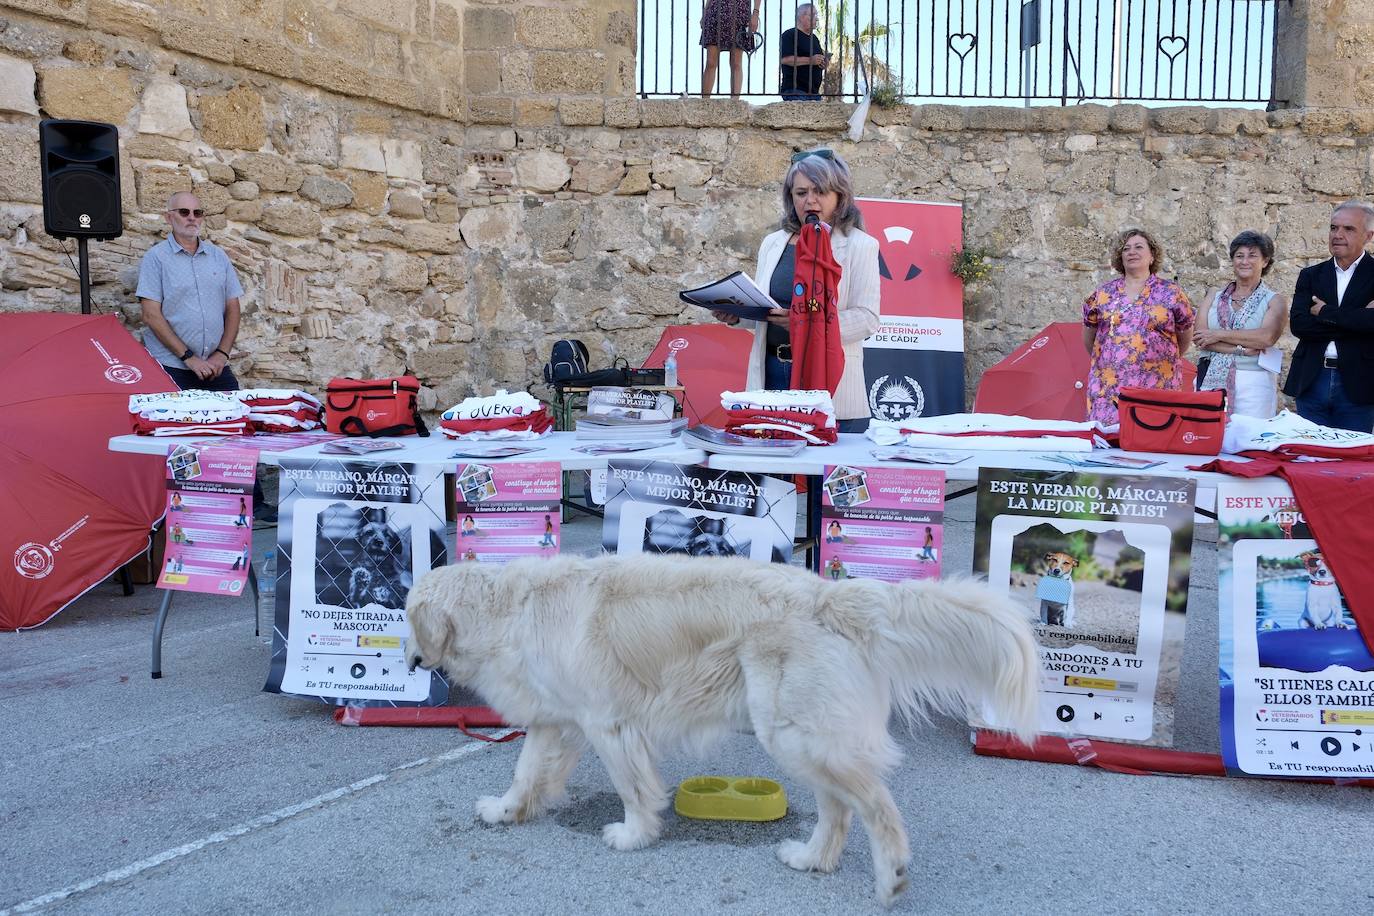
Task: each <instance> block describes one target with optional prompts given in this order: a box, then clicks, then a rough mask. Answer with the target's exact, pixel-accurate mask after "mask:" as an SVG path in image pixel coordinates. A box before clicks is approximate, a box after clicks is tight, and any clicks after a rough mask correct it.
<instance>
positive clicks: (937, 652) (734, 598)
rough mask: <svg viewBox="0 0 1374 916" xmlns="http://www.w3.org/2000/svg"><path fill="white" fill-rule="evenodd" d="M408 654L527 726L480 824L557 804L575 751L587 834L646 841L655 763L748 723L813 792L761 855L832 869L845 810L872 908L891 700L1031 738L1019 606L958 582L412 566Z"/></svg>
mask: <svg viewBox="0 0 1374 916" xmlns="http://www.w3.org/2000/svg"><path fill="white" fill-rule="evenodd" d="M407 610H408V612H409V616H410V625H411V629H412V632H413V637H412V638H411V639H410V640H408V642H407V645H406V657H407V661H408V662H409V664H410V665H411V667H412V669H413V668H414V667H415V666H417V665H420V666H426V667H440V666H442V667H443V668H444V670H446V671H447V672H448V673H449V675H451V676H452V677H453V678H454V679H455V680H456V681H458V682H459V683H461V684H465V685H467V686H469V687H471V688H473V689H475V690H477V691H478V692H479V693H480V694H481V695H482V696H483V697H484V698H485V699H486V700H487V702H489V703H490V704H491V705H492V706H493V707H494V708H495V709H496V710H497V711H498V712H500V713H501V714H502V715H503V716H504V717H505V719H506V721H508V722H512V723H519V724H522V725H524V726H525V728H526V729H527V730H528V733H527V735H526V738H525V746H524V748H523V749H522V750H521V753H520V759H519V761H518V762H517V763H516V765H515V778H514V780H513V781H512V783H511V787H510V789H509V790H508V791H507V792H506V794H505V795H502V796H501V797H499V798H494V797H484V798H479V799H478V800H477V814H478V815H479V816H480V817H481V818H482V820H484V821H486V822H487V823H489V824H496V823H513V822H519V821H524V820H527V819H529V818H533V817H536V816H537V815H539V814H540V813H541V812H542V811H544V810H545V809H546V808H547V807H548V806H549V805H550V804H551V803H553V802H556V801H558V800H560V799H561V797H562V794H563V788H564V784H565V783H566V781H567V778H568V774H569V773H570V772H571V771H572V769H573V767H574V766H575V765H576V763H577V761H578V758H579V757H580V756H581V754H582V751H583V749H584V747H585V746H586V744H588V743H590V744H591V746H592V747H593V748H594V749H595V750H596V753H597V755H598V756H599V757H600V758H601V761H602V763H604V764H605V766H606V769H607V771H608V772H609V774H610V777H611V782H612V783H613V784H614V785H615V788H616V791H617V792H618V793H619V794H620V797H621V800H622V801H624V803H625V820H624V821H622V822H620V823H615V824H607V825H606V827H605V828H604V829H603V831H602V838H603V839H604V840H605V842H606V843H607V845H609V846H611V847H613V848H615V849H638V848H640V847H643V846H647V845H649V844H650V843H652V842H654V841H655V840H656V839H657V838H658V835H659V830H660V826H661V825H660V820H659V811H661V810H662V809H663V808H664V807H665V805H666V804H667V801H668V791H667V789H666V788H665V787H664V785H663V782H662V780H661V779H660V777H659V774H658V769H657V762H658V760H659V758H660V757H661V756H662V755H663V754H665V753H668V752H671V751H673V750H690V751H694V752H697V753H704V752H705V751H706V750H708V749H709V748H710V746H711V745H712V743H713V742H715V741H716V740H718V739H720V738H722V737H724V736H725V735H726V734H728V733H729V732H731V731H745V732H748V731H752V732H753V733H754V734H755V735H756V736H757V737H758V739H759V742H760V743H761V744H762V745H763V747H764V749H765V750H767V751H768V753H769V754H770V755H772V757H773V759H774V760H775V761H776V762H777V764H778V766H779V767H780V768H781V769H782V770H783V771H784V772H786V773H787V774H788V775H789V776H791V777H793V778H794V779H796V780H798V781H800V782H802V783H805V784H806V785H807V786H809V787H810V788H811V789H812V790H813V791H814V792H815V793H816V806H817V809H818V811H819V815H820V816H819V822H818V823H817V824H816V829H815V832H814V833H812V835H811V839H810V840H809V841H808V842H805V843H802V842H799V841H796V840H789V841H787V842H785V843H783V844H782V845H781V847H780V848H779V850H778V856H779V858H781V859H782V861H783V862H785V863H786V864H787V865H790V866H791V867H792V868H795V869H799V870H802V871H807V870H816V871H832V870H834V869H835V867H836V866H837V865H838V864H839V859H840V852H841V850H842V849H843V848H844V842H845V836H846V834H847V833H848V830H849V821H850V816H851V814H852V813H853V812H858V814H859V816H860V817H861V818H862V819H863V821H864V825H865V827H866V828H867V830H868V835H869V838H870V842H871V844H872V848H873V863H874V870H875V873H876V880H877V894H878V899H879V900H880V901H882V902H883V903H885V904H890V903H891V902H892V901H893V900H894V899H895V898H896V897H897V895H898V894H900V893H901V892H902V891H903V890H905V889H906V886H907V877H906V865H907V862H908V859H909V856H910V853H909V850H908V847H907V836H906V830H905V829H904V828H903V826H902V818H901V815H900V814H899V813H898V811H897V808H896V806H895V805H894V804H893V801H892V795H891V793H890V792H889V791H888V789H887V786H886V785H885V783H884V782H883V776H884V774H885V772H886V771H887V770H888V769H890V768H891V767H892V766H893V765H894V764H895V763H896V762H897V760H898V758H899V751H898V749H897V746H896V745H895V743H894V742H893V741H892V738H891V737H890V736H889V734H888V731H887V724H888V717H889V715H890V713H891V710H892V707H894V706H895V707H896V708H897V709H898V710H899V711H900V712H901V713H903V714H904V715H905V716H907V717H908V718H910V717H912V716H916V717H921V716H923V715H924V714H925V712H926V711H927V710H931V709H934V710H942V711H947V712H949V713H952V714H955V715H963V714H967V713H969V712H979V713H982V714H984V715H991V716H992V717H993V718H994V719H995V720H996V722H998V723H999V724H1000V725H1003V726H1005V727H1007V728H1008V729H1010V730H1012V731H1014V732H1015V733H1017V734H1018V735H1020V736H1021V737H1022V738H1023V739H1029V738H1030V737H1031V735H1032V733H1033V732H1034V730H1035V722H1036V707H1037V699H1036V682H1037V674H1038V662H1037V657H1036V649H1035V642H1034V640H1033V637H1032V632H1031V627H1030V623H1029V621H1028V620H1027V619H1026V617H1025V612H1024V611H1023V610H1022V609H1021V608H1020V607H1018V606H1017V605H1016V604H1014V603H1013V602H1012V601H1011V600H1010V599H1008V598H1005V597H999V596H996V595H994V594H993V593H992V592H990V591H988V590H987V589H986V588H985V587H983V586H982V585H979V584H977V583H973V582H962V583H954V584H950V583H942V582H933V581H931V582H906V583H902V584H899V585H889V584H884V583H880V582H874V581H867V580H861V579H851V580H848V581H844V582H828V581H824V580H822V579H821V578H819V577H818V576H816V575H814V574H812V573H808V572H806V571H805V570H803V569H799V568H797V567H792V566H783V565H780V564H770V563H759V562H756V561H753V560H746V559H740V558H687V557H671V556H653V555H647V554H644V555H634V556H625V557H618V556H600V557H595V558H577V557H558V558H552V559H532V560H522V561H520V562H517V563H512V564H510V565H509V566H505V567H495V566H489V565H483V564H478V563H462V564H459V565H456V566H447V567H444V568H442V569H436V570H434V571H432V572H429V573H426V574H425V576H424V577H423V579H421V581H420V583H419V585H418V586H416V587H415V588H414V589H413V590H412V591H411V593H410V599H409V602H408V604H407Z"/></svg>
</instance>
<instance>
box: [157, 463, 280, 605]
mask: <svg viewBox="0 0 1374 916" xmlns="http://www.w3.org/2000/svg"><path fill="white" fill-rule="evenodd" d="M257 471H258V453H257V451H255V450H254V449H251V448H230V447H224V446H220V445H205V446H196V445H178V446H177V447H176V448H174V449H172V451H171V452H170V453H168V455H167V519H166V522H165V523H164V524H165V527H166V534H167V549H166V552H165V555H164V558H163V561H162V562H163V567H162V571H161V573H160V574H159V575H158V580H157V584H158V587H159V588H170V589H175V590H177V591H183V592H209V593H211V594H216V595H220V594H224V595H241V594H243V588H244V585H245V584H246V583H247V581H248V564H249V563H251V562H252V559H253V557H252V552H251V551H252V543H253V479H254V477H255V476H256V475H257Z"/></svg>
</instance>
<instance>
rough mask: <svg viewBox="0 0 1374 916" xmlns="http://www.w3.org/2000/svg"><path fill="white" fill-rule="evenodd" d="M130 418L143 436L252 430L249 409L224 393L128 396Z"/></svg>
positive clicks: (229, 434)
mask: <svg viewBox="0 0 1374 916" xmlns="http://www.w3.org/2000/svg"><path fill="white" fill-rule="evenodd" d="M129 419H130V421H131V422H132V423H133V429H134V432H135V433H138V434H139V435H140V436H242V435H244V434H245V433H251V432H252V431H253V427H252V423H251V421H249V419H248V408H247V407H246V406H245V405H244V404H243V402H242V401H240V400H239V399H238V398H237V397H235V396H234V393H233V392H223V391H194V390H192V391H167V392H162V393H159V394H131V395H129Z"/></svg>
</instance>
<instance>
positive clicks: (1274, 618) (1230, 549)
mask: <svg viewBox="0 0 1374 916" xmlns="http://www.w3.org/2000/svg"><path fill="white" fill-rule="evenodd" d="M1217 592H1218V596H1219V599H1220V604H1221V616H1220V640H1219V642H1220V652H1221V655H1220V665H1219V669H1220V675H1221V750H1222V758H1223V759H1224V760H1225V761H1226V766H1227V768H1228V769H1230V770H1232V771H1234V772H1237V773H1246V774H1249V775H1251V776H1280V777H1282V776H1287V777H1306V778H1309V779H1310V778H1312V777H1333V778H1374V742H1371V741H1370V740H1369V739H1370V735H1371V732H1374V655H1371V654H1370V651H1369V647H1368V646H1367V645H1366V644H1365V641H1364V637H1363V634H1361V632H1360V630H1359V628H1358V627H1357V626H1356V623H1355V618H1354V617H1352V616H1351V614H1350V611H1349V609H1348V608H1347V607H1346V603H1345V598H1344V596H1343V595H1342V594H1341V588H1340V585H1339V584H1338V583H1337V582H1336V579H1335V577H1334V576H1332V574H1331V568H1330V567H1329V566H1328V565H1327V563H1326V558H1325V557H1324V556H1323V555H1322V550H1321V546H1320V545H1319V544H1318V543H1317V542H1316V541H1315V540H1314V539H1313V538H1312V532H1311V531H1310V530H1309V529H1308V527H1307V520H1306V519H1305V518H1304V517H1303V513H1302V509H1301V508H1300V507H1299V506H1298V504H1297V502H1296V500H1294V498H1293V491H1292V490H1290V489H1289V487H1288V484H1287V483H1286V482H1284V481H1282V480H1275V479H1272V478H1271V479H1258V480H1238V481H1235V482H1227V483H1223V484H1221V485H1219V486H1218V487H1217Z"/></svg>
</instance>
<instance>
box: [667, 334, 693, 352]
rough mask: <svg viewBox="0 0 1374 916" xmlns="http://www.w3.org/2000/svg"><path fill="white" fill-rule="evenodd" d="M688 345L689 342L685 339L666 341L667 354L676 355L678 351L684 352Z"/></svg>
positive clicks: (675, 338) (677, 338)
mask: <svg viewBox="0 0 1374 916" xmlns="http://www.w3.org/2000/svg"><path fill="white" fill-rule="evenodd" d="M689 343H690V341H689V340H688V339H687V338H685V337H674V338H673V339H672V340H670V341H668V352H670V353H676V352H678V351H679V350H685V349H687V346H688V344H689Z"/></svg>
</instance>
